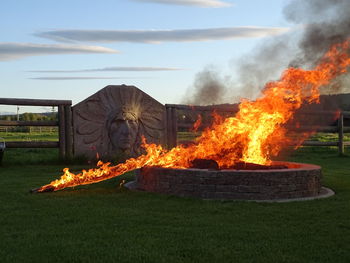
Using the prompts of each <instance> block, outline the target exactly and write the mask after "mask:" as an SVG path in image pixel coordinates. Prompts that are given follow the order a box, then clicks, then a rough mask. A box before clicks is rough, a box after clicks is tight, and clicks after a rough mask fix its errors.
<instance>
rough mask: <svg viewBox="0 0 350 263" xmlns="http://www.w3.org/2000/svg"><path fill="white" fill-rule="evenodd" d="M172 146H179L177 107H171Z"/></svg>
mask: <svg viewBox="0 0 350 263" xmlns="http://www.w3.org/2000/svg"><path fill="white" fill-rule="evenodd" d="M171 122H172V124H171V128H172V142H171V143H172V148H173V147H176V146H177V109H176V108H171Z"/></svg>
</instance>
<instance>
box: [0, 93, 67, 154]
mask: <svg viewBox="0 0 350 263" xmlns="http://www.w3.org/2000/svg"><path fill="white" fill-rule="evenodd" d="M0 104H2V105H21V106H23V105H24V106H58V121H0V126H58V134H59V140H58V142H52V141H42V142H25V141H24V142H23V141H21V142H13V141H7V142H6V147H7V148H59V158H60V159H62V160H67V159H70V158H71V157H72V155H73V128H72V127H73V125H72V109H71V107H72V101H71V100H42V99H18V98H0Z"/></svg>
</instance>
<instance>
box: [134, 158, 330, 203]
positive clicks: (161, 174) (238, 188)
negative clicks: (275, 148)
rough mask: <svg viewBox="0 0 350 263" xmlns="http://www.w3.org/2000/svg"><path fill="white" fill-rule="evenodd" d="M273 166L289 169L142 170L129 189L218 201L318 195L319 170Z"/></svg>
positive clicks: (299, 165) (307, 166) (305, 166)
mask: <svg viewBox="0 0 350 263" xmlns="http://www.w3.org/2000/svg"><path fill="white" fill-rule="evenodd" d="M273 165H283V166H285V167H288V168H283V169H270V170H208V169H192V168H191V169H171V168H160V167H143V168H141V169H140V170H138V171H137V173H136V181H135V182H134V185H133V186H132V187H131V186H130V187H129V188H134V189H138V190H144V191H150V192H157V193H165V194H172V195H176V196H182V197H198V198H203V199H221V200H223V199H226V200H235V199H238V200H279V199H295V198H305V197H317V196H319V195H320V193H321V183H320V179H321V167H320V166H317V165H312V164H303V163H291V162H274V163H273ZM330 191H331V190H330ZM328 195H329V193H328Z"/></svg>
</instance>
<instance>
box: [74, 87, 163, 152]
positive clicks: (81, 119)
mask: <svg viewBox="0 0 350 263" xmlns="http://www.w3.org/2000/svg"><path fill="white" fill-rule="evenodd" d="M73 131H74V155H75V156H85V157H87V158H89V159H94V158H96V156H97V155H98V156H99V158H101V159H114V158H117V159H118V158H120V156H124V157H127V158H128V157H135V156H138V155H140V154H141V153H142V149H141V138H142V136H144V137H145V138H146V140H147V142H153V143H157V144H164V140H165V107H164V105H162V104H161V103H159V102H158V101H156V100H155V99H153V98H152V97H150V96H149V95H147V94H146V93H144V92H143V91H141V90H139V89H138V88H136V87H134V86H126V85H121V86H107V87H105V88H103V89H102V90H100V91H98V92H97V93H95V94H94V95H92V96H90V97H88V98H87V99H85V100H84V101H82V102H80V103H78V104H76V105H75V106H74V107H73Z"/></svg>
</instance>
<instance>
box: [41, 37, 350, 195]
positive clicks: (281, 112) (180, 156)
mask: <svg viewBox="0 0 350 263" xmlns="http://www.w3.org/2000/svg"><path fill="white" fill-rule="evenodd" d="M349 50H350V40H348V41H345V42H343V43H339V44H335V45H334V46H332V47H331V48H330V50H329V51H328V52H327V53H326V54H325V55H324V56H323V58H322V59H321V60H320V62H319V64H318V65H316V66H315V67H314V69H312V70H305V69H301V68H288V69H286V70H285V71H284V72H283V73H282V76H281V78H280V79H279V80H277V81H272V82H269V83H267V84H266V86H265V88H264V89H263V91H262V96H261V97H260V98H258V99H256V100H255V101H250V100H242V101H241V103H240V106H239V112H238V113H237V114H236V116H235V117H229V118H226V119H221V120H220V118H219V117H216V120H215V122H214V124H213V125H212V127H211V128H209V129H206V130H204V132H203V133H202V135H201V136H200V137H198V138H197V140H196V144H194V145H190V146H187V147H185V146H183V145H179V146H177V147H174V148H173V149H171V150H166V149H163V148H162V146H161V145H155V144H148V143H146V141H145V140H144V139H143V147H144V148H145V151H146V154H144V155H141V156H140V157H138V158H131V159H128V160H127V161H125V162H124V163H120V164H118V165H115V166H112V165H111V163H103V162H101V161H99V162H98V164H97V166H98V167H97V168H94V169H90V170H88V171H86V170H83V171H82V172H81V173H78V174H74V173H71V172H70V171H69V169H68V168H65V169H64V170H63V171H64V174H63V175H62V176H61V178H60V179H57V180H55V181H53V182H51V183H50V184H48V185H45V186H43V187H41V188H39V189H37V190H36V191H37V192H45V191H57V190H60V189H63V188H66V187H73V186H77V185H84V184H91V183H97V182H100V181H103V180H106V179H109V178H112V177H116V176H118V175H121V174H123V173H125V172H127V171H131V170H134V169H138V168H141V167H143V166H161V167H172V168H188V167H190V164H191V161H192V160H194V159H197V158H201V159H212V160H215V161H216V162H217V163H218V164H219V167H220V168H225V167H230V166H232V165H233V164H235V163H237V162H250V163H256V164H269V163H270V162H271V157H273V156H276V155H277V154H278V153H279V152H280V151H281V149H282V148H283V146H285V145H286V144H287V143H288V139H287V138H286V132H287V130H286V129H285V128H283V127H282V125H283V124H285V123H286V122H287V121H288V120H291V119H292V118H293V114H294V112H295V111H296V110H297V109H299V108H300V107H301V105H302V104H303V103H315V102H318V101H319V95H320V94H319V89H320V87H321V86H324V85H329V84H330V82H331V81H332V80H333V79H334V78H336V77H337V76H339V75H341V74H344V73H346V72H347V68H348V67H349V65H350V58H349V57H350V55H349ZM302 139H305V136H302ZM297 143H300V144H301V141H299V142H297Z"/></svg>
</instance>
